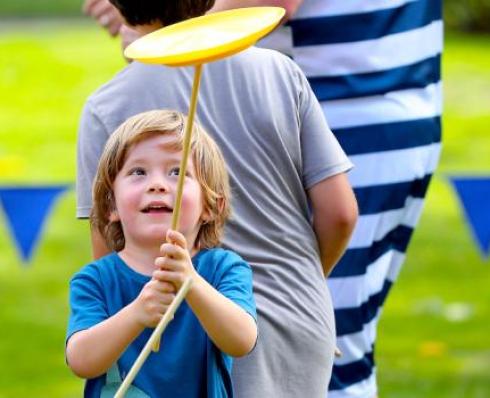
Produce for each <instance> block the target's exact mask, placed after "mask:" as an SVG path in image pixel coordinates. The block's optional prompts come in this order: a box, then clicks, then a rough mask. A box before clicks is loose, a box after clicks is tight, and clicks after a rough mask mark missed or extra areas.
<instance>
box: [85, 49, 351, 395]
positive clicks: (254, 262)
mask: <svg viewBox="0 0 490 398" xmlns="http://www.w3.org/2000/svg"><path fill="white" fill-rule="evenodd" d="M192 78H193V69H192V68H167V67H162V66H152V65H143V64H140V63H137V62H133V63H132V64H130V65H128V66H127V67H126V68H125V69H124V70H123V71H122V72H121V73H119V74H118V75H116V76H115V77H114V78H113V79H112V80H111V81H110V82H109V83H107V84H106V85H104V86H102V87H101V88H100V89H99V90H97V91H96V92H95V93H94V94H93V95H92V96H91V97H90V98H89V99H88V101H87V103H86V105H85V108H84V110H83V114H82V119H81V124H80V131H79V137H78V160H77V165H78V169H77V216H78V217H79V218H84V217H88V215H89V212H90V208H91V202H92V201H91V186H92V181H93V178H94V175H95V171H96V167H97V164H98V160H99V157H100V154H101V152H102V150H103V147H104V145H105V142H106V140H107V138H108V136H109V135H110V134H111V133H112V132H113V131H114V130H115V129H116V128H117V127H118V126H119V125H120V124H121V123H122V122H123V121H124V120H126V119H127V118H128V117H130V116H132V115H134V114H136V113H139V112H143V111H147V110H151V109H163V108H166V109H177V110H179V111H181V112H184V113H187V111H188V106H189V105H188V104H189V99H190V91H191V86H192ZM197 120H198V121H199V122H200V123H201V124H202V125H203V126H204V127H205V128H206V130H207V131H208V132H209V133H210V134H211V135H212V136H213V137H214V139H215V140H216V141H217V143H218V145H219V146H220V148H221V150H222V151H223V155H224V157H225V159H226V162H227V165H228V170H229V174H230V179H231V186H232V194H233V202H232V205H233V217H232V220H231V221H230V222H229V223H228V225H227V228H226V233H225V238H224V242H223V246H224V247H226V248H229V249H231V250H233V251H235V252H237V253H239V254H240V255H241V256H243V257H244V258H245V259H246V260H247V261H248V262H249V263H250V264H251V266H252V268H253V271H254V292H255V298H256V302H257V310H258V324H259V340H258V344H257V346H256V348H255V349H254V351H253V352H252V354H250V355H249V356H248V357H245V358H242V359H239V360H237V361H236V362H235V365H234V373H233V376H234V384H235V387H234V388H235V391H236V396H237V397H238V398H242V397H246V398H248V397H259V398H262V397H264V398H265V397H281V398H287V397H299V396H305V397H308V398H315V397H322V398H324V397H325V395H326V391H327V385H328V380H329V376H330V372H331V367H332V362H333V348H334V340H335V324H334V318H333V310H332V304H331V299H330V296H329V293H328V289H327V286H326V282H325V279H324V277H323V275H322V268H321V263H320V259H319V254H318V246H317V241H316V237H315V234H314V231H313V229H312V225H311V217H310V212H309V207H308V198H307V194H306V192H305V190H306V189H308V188H311V187H312V186H313V185H315V184H316V183H318V182H320V181H322V180H324V179H326V178H328V177H331V176H333V175H336V174H339V173H342V172H345V171H347V170H349V169H350V168H351V163H350V162H349V160H348V159H347V157H346V155H345V154H344V152H343V151H342V149H341V148H340V146H339V144H338V142H337V141H336V139H335V137H334V136H333V134H332V133H331V131H330V129H329V128H328V126H327V124H326V122H325V120H324V116H323V113H322V110H321V108H320V106H319V104H318V102H317V100H316V98H315V96H314V94H313V92H312V91H311V89H310V86H309V84H308V82H307V81H306V78H305V77H304V75H303V73H302V72H301V71H300V70H299V68H298V67H297V66H296V65H295V64H294V63H293V62H292V61H291V60H289V59H288V58H287V57H285V56H283V55H281V54H279V53H277V52H274V51H271V50H264V49H258V48H250V49H248V50H246V51H244V52H242V53H240V54H238V55H235V56H233V57H231V58H227V59H225V60H221V61H218V62H214V63H211V64H206V65H205V66H204V68H203V75H202V80H201V89H200V93H199V100H198V107H197ZM325 200H326V201H328V198H325Z"/></svg>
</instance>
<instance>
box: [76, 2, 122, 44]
mask: <svg viewBox="0 0 490 398" xmlns="http://www.w3.org/2000/svg"><path fill="white" fill-rule="evenodd" d="M82 10H83V12H84V13H85V14H86V15H88V16H90V17H92V18H93V19H95V20H96V21H97V23H98V24H99V25H100V26H102V27H103V28H104V29H106V30H107V31H108V32H109V34H110V35H111V36H117V35H118V34H119V30H120V29H121V26H122V25H123V23H124V19H123V17H122V16H121V14H120V13H119V11H118V10H117V8H116V7H114V6H113V5H112V4H111V3H110V2H109V0H84V3H83V7H82Z"/></svg>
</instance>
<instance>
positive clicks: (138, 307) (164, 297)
mask: <svg viewBox="0 0 490 398" xmlns="http://www.w3.org/2000/svg"><path fill="white" fill-rule="evenodd" d="M159 272H161V271H159V270H157V271H155V272H154V273H153V278H152V279H151V281H149V282H148V283H147V284H146V285H145V286H143V289H142V290H141V292H140V294H139V295H138V297H137V298H136V299H135V300H134V301H133V304H134V306H135V308H134V309H135V311H134V313H135V314H136V317H137V319H138V322H139V323H140V324H141V325H143V326H144V327H148V328H154V327H156V326H157V325H158V322H159V321H160V319H161V318H162V316H163V314H165V312H166V311H167V309H168V307H169V305H170V304H171V303H172V300H173V299H174V298H175V286H174V285H173V284H171V283H168V282H165V281H161V280H160V279H159V277H160V275H158V273H159Z"/></svg>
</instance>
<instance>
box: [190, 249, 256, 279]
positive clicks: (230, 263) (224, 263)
mask: <svg viewBox="0 0 490 398" xmlns="http://www.w3.org/2000/svg"><path fill="white" fill-rule="evenodd" d="M193 263H194V266H195V267H196V270H197V271H198V272H199V273H200V274H201V275H203V276H205V277H206V278H207V279H222V278H223V277H225V276H226V275H227V274H229V273H230V272H232V271H234V272H235V271H237V269H241V268H243V269H245V270H249V269H250V266H249V264H248V263H247V262H246V261H245V260H244V259H243V258H242V257H241V256H240V255H239V254H237V253H235V252H233V251H231V250H227V249H223V248H221V247H214V248H212V249H203V250H201V251H200V252H199V253H198V254H196V255H195V257H194V258H193Z"/></svg>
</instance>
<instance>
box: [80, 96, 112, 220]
mask: <svg viewBox="0 0 490 398" xmlns="http://www.w3.org/2000/svg"><path fill="white" fill-rule="evenodd" d="M108 137H109V133H108V132H107V129H106V128H105V126H104V124H103V123H102V121H101V120H100V118H99V117H98V116H97V114H96V112H95V110H94V107H93V105H92V104H91V102H90V100H89V101H87V103H86V104H85V107H84V109H83V111H82V116H81V120H80V126H79V129H78V140H77V182H76V191H77V213H76V215H77V218H88V217H89V215H90V210H91V209H92V183H93V180H94V177H95V174H96V172H97V166H98V164H99V158H100V155H101V154H102V150H103V149H104V146H105V143H106V141H107V138H108Z"/></svg>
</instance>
